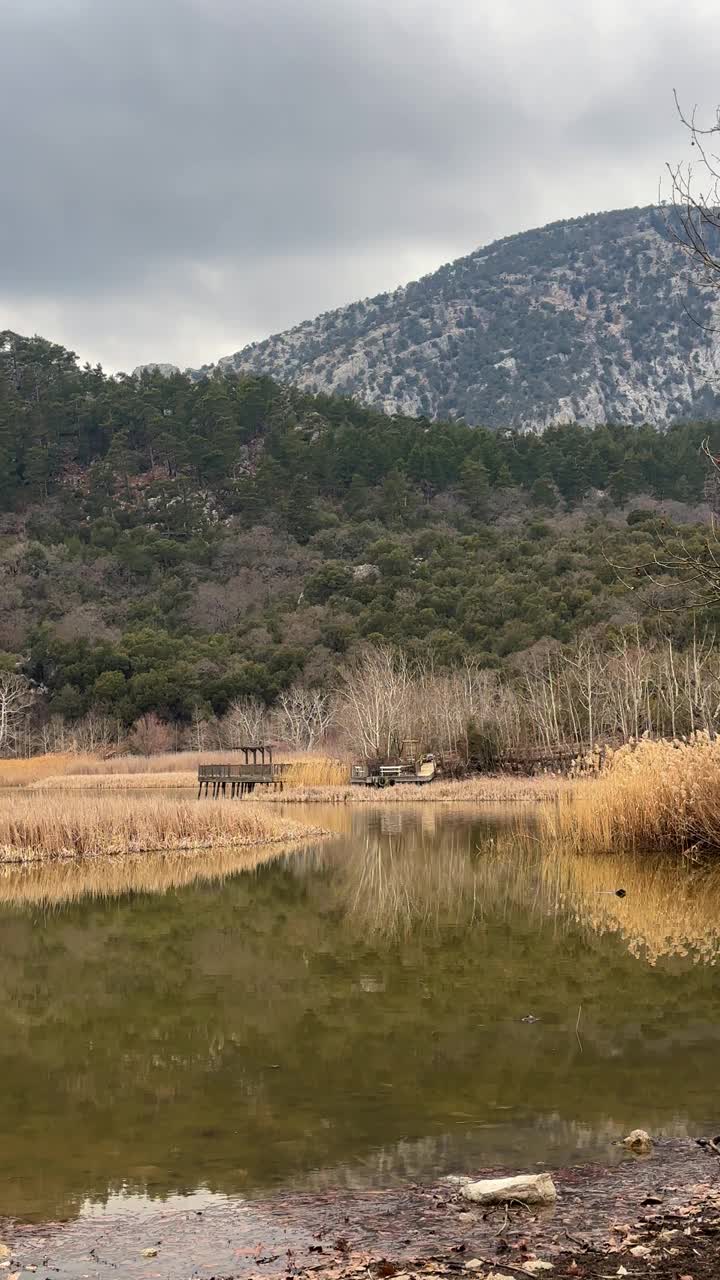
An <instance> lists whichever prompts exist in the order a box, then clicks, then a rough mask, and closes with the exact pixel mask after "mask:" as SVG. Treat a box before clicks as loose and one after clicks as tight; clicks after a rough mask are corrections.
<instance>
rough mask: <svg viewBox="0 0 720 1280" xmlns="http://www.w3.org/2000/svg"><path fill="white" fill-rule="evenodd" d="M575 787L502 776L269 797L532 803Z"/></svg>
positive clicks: (352, 801) (319, 801) (301, 789)
mask: <svg viewBox="0 0 720 1280" xmlns="http://www.w3.org/2000/svg"><path fill="white" fill-rule="evenodd" d="M572 788H573V783H572V782H571V781H570V779H568V778H557V777H544V778H541V777H539V778H518V777H514V776H511V775H507V776H500V775H498V776H497V777H476V778H463V779H461V780H459V781H448V782H431V783H428V784H427V785H426V786H413V785H412V784H406V783H403V784H401V785H400V786H395V787H351V786H334V787H332V786H318V787H303V786H298V787H296V788H295V789H294V790H290V791H285V792H275V793H271V794H270V795H268V796H267V799H268V800H269V801H272V802H275V803H283V802H284V803H286V804H363V805H400V804H406V805H407V804H413V805H414V804H471V805H475V804H528V803H543V802H545V801H548V800H556V799H557V798H558V796H559V795H561V794H564V793H565V792H568V793H569V792H570V791H571V790H572Z"/></svg>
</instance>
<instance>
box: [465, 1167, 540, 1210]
mask: <svg viewBox="0 0 720 1280" xmlns="http://www.w3.org/2000/svg"><path fill="white" fill-rule="evenodd" d="M460 1194H461V1195H462V1196H463V1197H464V1198H465V1200H472V1201H473V1202H474V1203H475V1204H507V1203H508V1202H509V1201H511V1200H518V1201H519V1202H520V1203H521V1204H553V1203H554V1201H555V1200H556V1199H557V1191H556V1190H555V1183H554V1182H553V1180H552V1178H551V1177H550V1174H549V1173H521V1174H520V1175H519V1176H518V1177H516V1178H482V1179H481V1180H480V1181H479V1182H466V1183H465V1184H464V1185H463V1187H462V1189H461V1193H460Z"/></svg>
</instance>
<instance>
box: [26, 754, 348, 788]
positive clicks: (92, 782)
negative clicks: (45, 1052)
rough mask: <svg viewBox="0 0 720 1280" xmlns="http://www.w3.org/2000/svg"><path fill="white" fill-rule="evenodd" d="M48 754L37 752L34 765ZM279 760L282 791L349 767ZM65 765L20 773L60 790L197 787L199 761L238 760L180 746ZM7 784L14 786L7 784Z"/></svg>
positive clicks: (323, 781)
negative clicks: (282, 767)
mask: <svg viewBox="0 0 720 1280" xmlns="http://www.w3.org/2000/svg"><path fill="white" fill-rule="evenodd" d="M50 759H51V758H50V757H45V756H40V757H38V758H37V760H38V764H39V763H40V762H41V761H44V760H48V761H49V760H50ZM274 759H275V760H276V762H278V763H284V764H287V766H288V769H287V772H286V774H285V775H284V779H283V781H284V786H285V789H286V790H290V791H292V790H295V789H296V788H297V787H339V786H343V785H345V784H346V783H347V779H348V774H349V772H350V767H349V765H348V764H345V763H344V762H343V761H342V760H337V759H333V758H332V757H330V756H321V755H307V754H300V755H297V754H292V755H291V754H283V753H281V752H278V753H276V755H275V757H274ZM62 760H63V767H62V768H59V767H57V766H55V767H53V766H52V764H48V765H47V766H46V768H45V769H42V768H40V767H39V768H38V769H37V771H36V773H35V774H33V770H32V768H27V769H26V770H25V771H24V773H23V772H22V771H20V772H21V776H22V777H23V778H24V780H25V781H26V782H27V783H28V784H30V785H32V784H35V785H38V784H40V785H42V786H50V787H59V788H62V789H63V790H93V789H94V790H102V791H106V790H107V791H143V790H155V789H174V788H178V787H182V788H188V789H192V788H193V787H195V788H197V781H198V779H197V769H198V765H199V764H213V763H216V762H218V761H220V762H222V763H225V762H228V761H231V762H235V763H242V761H243V757H242V756H240V757H238V753H237V752H232V751H226V752H224V753H222V752H192V751H178V752H177V753H176V754H174V755H160V756H118V757H117V758H116V759H115V760H100V759H95V758H93V757H92V756H85V757H82V759H78V760H77V763H73V758H72V757H67V758H66V757H63V758H62ZM8 763H11V764H14V763H18V764H24V765H27V766H32V765H33V763H34V762H33V761H31V760H28V761H18V762H15V761H9V762H8ZM8 785H12V783H9V784H8Z"/></svg>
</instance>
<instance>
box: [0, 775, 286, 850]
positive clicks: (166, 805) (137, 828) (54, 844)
mask: <svg viewBox="0 0 720 1280" xmlns="http://www.w3.org/2000/svg"><path fill="white" fill-rule="evenodd" d="M307 833H308V829H307V828H303V827H302V826H300V825H299V824H297V823H293V822H290V821H289V820H288V819H286V818H285V816H284V815H280V814H275V813H273V812H272V811H271V810H268V809H265V808H262V807H260V806H258V805H254V804H253V805H251V804H243V805H240V804H231V803H229V802H225V803H224V802H223V801H213V800H208V801H204V802H203V803H202V804H198V803H195V802H194V801H192V800H186V799H178V798H173V797H171V796H162V795H149V796H142V795H133V796H132V797H130V796H115V795H113V796H110V795H97V794H94V795H88V794H77V793H76V794H73V795H72V796H68V795H64V794H62V793H61V792H57V791H53V792H50V791H47V792H43V791H32V792H27V791H22V792H15V793H12V794H8V795H6V796H4V797H3V798H2V800H0V859H4V860H6V861H7V860H13V859H31V858H62V857H94V856H97V855H100V854H119V853H128V852H130V853H138V852H143V851H149V850H162V849H182V848H185V849H201V848H209V847H211V846H213V845H219V844H223V845H230V846H231V845H235V846H238V845H252V844H260V843H266V842H267V841H270V840H282V839H292V838H293V837H297V836H302V835H303V834H307Z"/></svg>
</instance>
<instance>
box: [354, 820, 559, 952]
mask: <svg viewBox="0 0 720 1280" xmlns="http://www.w3.org/2000/svg"><path fill="white" fill-rule="evenodd" d="M427 809H430V810H431V812H430V813H427V812H425V811H422V812H413V813H411V814H408V813H407V812H402V811H401V812H398V813H394V812H391V813H385V812H381V813H380V814H379V815H378V817H377V819H376V822H375V823H374V824H373V823H371V824H367V823H366V824H365V826H364V831H363V832H362V835H361V837H360V838H358V839H356V840H354V841H353V842H352V844H351V846H350V848H349V849H348V850H347V852H346V854H345V856H344V857H343V858H342V861H341V862H340V863H339V865H338V868H337V878H336V885H337V892H338V895H339V899H340V902H341V904H342V909H343V910H344V911H345V912H346V913H347V915H348V918H349V921H350V922H351V923H352V925H353V927H359V928H360V929H362V930H369V931H370V932H371V933H381V934H385V935H386V936H388V937H392V936H394V935H396V934H408V933H410V932H412V931H413V930H417V929H423V930H424V929H433V930H437V929H441V928H445V929H452V928H458V927H460V926H463V927H469V926H473V925H476V924H479V923H480V922H481V921H482V920H483V919H485V918H487V917H489V916H492V917H493V918H494V919H498V918H500V917H502V916H503V914H504V913H506V912H507V910H508V908H509V907H510V906H511V905H513V904H514V905H517V904H518V903H519V902H521V901H527V891H528V880H529V879H530V880H532V879H533V877H534V873H533V865H534V863H533V861H531V860H530V859H529V857H528V856H527V850H526V849H524V847H523V845H522V843H521V842H520V841H518V840H517V839H514V840H513V839H512V837H509V836H508V835H507V834H505V835H503V833H502V829H501V828H498V829H496V828H494V827H493V826H492V825H490V824H488V823H487V822H485V823H481V822H480V821H478V819H477V818H475V820H474V821H472V820H470V819H469V817H468V815H467V814H465V816H464V821H462V818H461V821H459V822H458V821H457V814H455V815H453V818H454V820H453V819H451V820H450V821H448V817H447V815H446V814H445V815H443V814H442V813H441V812H438V810H437V809H434V810H433V807H432V806H424V810H427ZM443 819H444V820H443ZM538 888H541V885H539V886H538ZM536 905H540V903H539V901H537V902H536Z"/></svg>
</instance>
